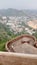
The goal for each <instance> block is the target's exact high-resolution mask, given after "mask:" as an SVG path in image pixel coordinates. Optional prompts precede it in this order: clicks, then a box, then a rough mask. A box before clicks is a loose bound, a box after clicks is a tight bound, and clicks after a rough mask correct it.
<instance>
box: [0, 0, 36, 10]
mask: <svg viewBox="0 0 37 65" xmlns="http://www.w3.org/2000/svg"><path fill="white" fill-rule="evenodd" d="M2 8H15V9H37V0H0V9H2Z"/></svg>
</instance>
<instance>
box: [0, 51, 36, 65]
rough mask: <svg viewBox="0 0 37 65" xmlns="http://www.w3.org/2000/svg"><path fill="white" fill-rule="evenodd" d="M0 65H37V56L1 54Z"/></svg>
mask: <svg viewBox="0 0 37 65" xmlns="http://www.w3.org/2000/svg"><path fill="white" fill-rule="evenodd" d="M0 65H37V55H31V54H19V53H11V52H0Z"/></svg>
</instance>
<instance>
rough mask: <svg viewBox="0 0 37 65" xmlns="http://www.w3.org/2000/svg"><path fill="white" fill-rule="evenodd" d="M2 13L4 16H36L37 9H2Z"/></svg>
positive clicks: (0, 13)
mask: <svg viewBox="0 0 37 65" xmlns="http://www.w3.org/2000/svg"><path fill="white" fill-rule="evenodd" d="M0 15H2V16H29V17H31V16H36V15H37V10H17V9H12V8H8V9H0Z"/></svg>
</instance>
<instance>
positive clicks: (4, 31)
mask: <svg viewBox="0 0 37 65" xmlns="http://www.w3.org/2000/svg"><path fill="white" fill-rule="evenodd" d="M10 33H11V32H10V31H9V29H8V28H7V26H6V25H3V24H1V23H0V50H1V51H2V50H4V48H3V47H4V45H5V43H6V42H7V41H8V40H9V39H11V36H10Z"/></svg>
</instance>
